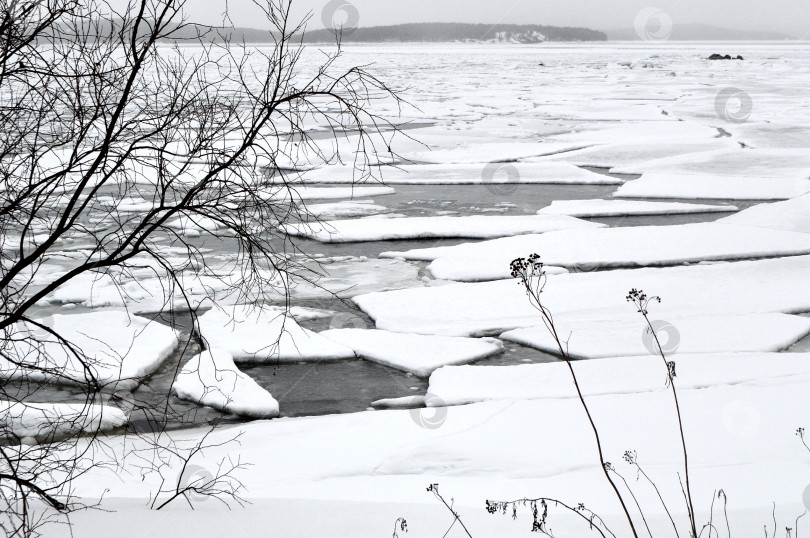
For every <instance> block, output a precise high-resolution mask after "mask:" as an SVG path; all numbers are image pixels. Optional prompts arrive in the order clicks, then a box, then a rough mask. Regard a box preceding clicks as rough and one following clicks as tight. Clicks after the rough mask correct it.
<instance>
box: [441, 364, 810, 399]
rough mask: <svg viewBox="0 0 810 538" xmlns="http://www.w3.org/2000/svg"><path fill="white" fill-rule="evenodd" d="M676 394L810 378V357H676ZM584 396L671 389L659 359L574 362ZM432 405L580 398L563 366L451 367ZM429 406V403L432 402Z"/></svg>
mask: <svg viewBox="0 0 810 538" xmlns="http://www.w3.org/2000/svg"><path fill="white" fill-rule="evenodd" d="M667 360H668V361H669V360H673V361H675V363H676V366H675V373H676V377H675V384H676V387H677V389H678V390H679V391H680V390H684V389H701V388H707V387H717V386H722V385H740V384H746V385H757V384H760V383H772V382H775V381H779V380H784V379H786V378H790V377H792V376H798V377H805V378H806V377H808V375H810V354H808V353H715V354H711V353H680V352H679V353H678V354H673V355H670V356H668V357H667ZM572 367H573V369H574V373H575V375H576V376H577V381H578V382H579V384H580V388H581V389H582V392H583V394H584V395H585V396H597V395H605V394H639V393H643V392H656V391H663V390H669V387H667V386H666V383H664V382H663V381H664V380H666V378H667V370H666V366H664V364H663V361H662V360H661V357H660V356H658V355H653V354H649V353H648V354H647V355H642V356H633V357H621V356H617V357H614V358H610V359H599V360H588V361H574V362H573V363H572ZM428 392H429V393H430V394H433V395H434V396H435V397H436V399H434V400H433V404H434V405H437V404H442V403H443V404H444V405H464V404H468V403H473V402H483V401H487V400H518V399H521V400H522V399H526V400H535V399H556V398H577V393H576V389H575V387H574V384H573V382H572V380H571V372H570V370H569V369H568V366H567V365H566V364H565V363H564V362H563V361H560V362H552V363H542V364H520V365H516V366H475V365H465V366H447V367H444V368H439V369H438V370H436V371H435V372H433V374H431V376H430V386H429V388H428ZM428 405H431V403H428Z"/></svg>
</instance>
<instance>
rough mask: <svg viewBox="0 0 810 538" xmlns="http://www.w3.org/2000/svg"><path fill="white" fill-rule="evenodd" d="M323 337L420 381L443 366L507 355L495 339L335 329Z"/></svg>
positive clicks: (323, 333)
mask: <svg viewBox="0 0 810 538" xmlns="http://www.w3.org/2000/svg"><path fill="white" fill-rule="evenodd" d="M320 334H321V335H323V336H325V337H327V338H329V339H330V340H333V341H335V342H338V343H339V344H342V345H344V346H346V347H349V348H351V349H353V350H354V352H355V353H357V355H358V356H360V357H362V358H364V359H366V360H369V361H372V362H378V363H380V364H383V365H385V366H390V367H392V368H397V369H399V370H404V371H406V372H410V373H412V374H414V375H417V376H419V377H427V376H429V375H430V373H431V372H432V371H433V370H435V369H436V368H439V367H441V366H445V365H448V364H465V363H468V362H473V361H476V360H479V359H483V358H484V357H489V356H490V355H495V354H497V353H501V352H503V344H501V343H500V342H499V341H498V340H495V339H492V338H483V339H472V338H453V337H447V336H424V335H418V334H403V333H392V332H388V331H380V330H365V329H334V330H329V331H324V332H322V333H320Z"/></svg>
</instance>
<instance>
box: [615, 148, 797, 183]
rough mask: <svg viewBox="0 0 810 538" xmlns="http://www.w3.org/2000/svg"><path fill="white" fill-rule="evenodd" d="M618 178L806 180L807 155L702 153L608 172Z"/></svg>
mask: <svg viewBox="0 0 810 538" xmlns="http://www.w3.org/2000/svg"><path fill="white" fill-rule="evenodd" d="M610 171H611V172H613V173H617V174H648V173H650V172H659V173H669V174H677V175H697V176H726V177H735V178H772V179H776V178H783V179H807V178H808V177H810V154H809V153H808V152H807V149H806V148H790V149H754V148H747V149H743V148H736V149H732V150H720V151H705V152H701V153H691V154H687V155H675V156H671V157H664V158H662V159H655V160H651V161H645V162H641V163H638V164H634V165H630V166H627V167H621V166H620V167H615V168H611V169H610Z"/></svg>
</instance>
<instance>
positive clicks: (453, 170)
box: [301, 161, 623, 186]
mask: <svg viewBox="0 0 810 538" xmlns="http://www.w3.org/2000/svg"><path fill="white" fill-rule="evenodd" d="M370 172H372V173H373V174H374V176H376V177H378V178H379V179H381V180H382V181H384V182H385V184H386V185H476V184H481V183H484V184H487V183H491V184H492V185H493V186H497V185H498V183H509V184H510V185H512V184H514V185H520V184H559V185H621V184H622V183H623V181H622V180H621V179H617V178H614V177H610V176H606V175H603V174H596V173H594V172H589V171H588V170H584V169H582V168H579V167H577V166H574V165H572V164H568V163H561V162H554V161H542V162H531V163H529V162H509V163H492V164H490V165H488V166H483V165H481V164H423V165H402V166H396V167H382V168H372V169H371V170H370ZM359 179H361V173H358V171H357V170H356V169H355V168H354V167H353V166H329V167H326V168H320V169H316V170H310V171H308V172H305V173H304V174H303V175H302V177H301V180H302V181H304V182H311V183H352V182H354V181H358V180H359Z"/></svg>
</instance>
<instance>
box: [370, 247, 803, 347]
mask: <svg viewBox="0 0 810 538" xmlns="http://www.w3.org/2000/svg"><path fill="white" fill-rule="evenodd" d="M808 274H810V256H794V257H788V258H778V259H773V260H760V261H741V262H734V263H715V264H700V265H692V266H686V267H668V268H645V269H626V270H616V271H599V272H593V273H579V274H575V273H572V274H561V275H550V276H549V277H548V282H547V284H546V287H545V290H544V292H543V301H544V302H545V304H546V306H548V307H549V308H550V309H551V311H552V313H553V314H554V315H555V316H565V315H572V316H579V317H582V318H588V317H590V318H593V319H611V318H612V317H613V316H615V315H621V312H623V311H627V309H630V311H634V309H633V308H632V306H631V305H629V304H628V303H627V302H626V300H625V296H626V295H627V292H628V291H629V290H630V289H632V288H638V289H642V290H644V291H646V292H647V293H648V294H649V295H658V296H660V297H661V298H662V303H661V304H656V305H654V308H651V315H652V316H653V317H654V318H655V319H667V318H668V317H670V316H678V315H680V316H682V317H688V316H692V315H696V314H700V315H721V314H728V315H742V314H748V313H759V312H783V313H800V312H808V311H810V279H808V278H807V275H808ZM354 302H355V303H356V304H357V305H358V306H359V307H360V308H361V309H362V310H363V311H365V312H366V313H367V314H368V315H369V316H371V318H372V319H374V320H375V322H376V325H377V328H379V329H384V330H389V331H397V332H412V333H419V334H442V335H450V336H471V335H472V336H476V335H489V336H492V335H498V334H500V333H502V332H504V331H507V330H511V329H516V328H521V327H533V326H535V325H537V324H538V323H539V317H538V313H537V311H536V310H535V309H534V308H532V307H531V306H530V305H529V301H528V299H527V297H526V293H525V291H524V290H523V289H522V288H521V287H520V286H519V285H518V283H517V281H515V280H500V281H494V282H483V283H476V284H450V285H446V286H436V287H430V288H418V289H408V290H399V291H391V292H384V293H371V294H368V295H361V296H359V297H355V298H354Z"/></svg>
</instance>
